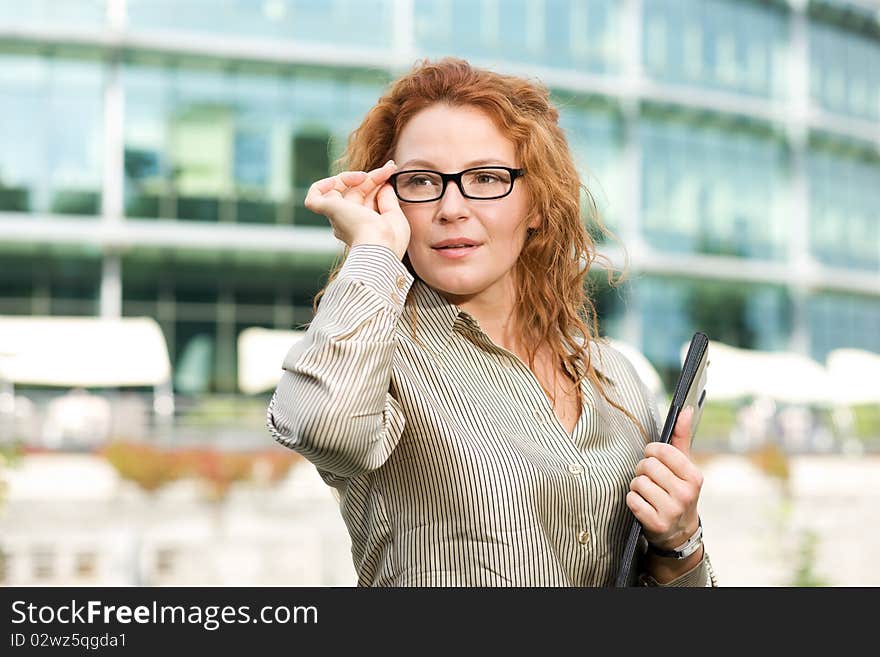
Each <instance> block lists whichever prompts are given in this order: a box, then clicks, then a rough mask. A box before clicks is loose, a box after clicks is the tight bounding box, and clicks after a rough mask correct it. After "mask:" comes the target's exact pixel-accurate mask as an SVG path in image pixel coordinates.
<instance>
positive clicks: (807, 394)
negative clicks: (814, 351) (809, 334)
mask: <svg viewBox="0 0 880 657" xmlns="http://www.w3.org/2000/svg"><path fill="white" fill-rule="evenodd" d="M686 351H687V345H685V346H684V347H682V358H683V357H684V354H685V353H686ZM740 397H767V398H770V399H774V400H776V401H781V402H788V403H794V404H810V403H817V404H822V403H833V402H835V401H836V398H835V397H834V393H833V385H832V383H831V380H830V378H829V376H828V372H827V371H826V370H825V368H824V367H823V366H822V365H821V364H820V363H818V362H816V361H814V360H813V359H811V358H809V357H807V356H802V355H800V354H795V353H791V352H769V351H753V350H748V349H738V348H736V347H731V346H728V345H725V344H722V343H720V342H714V341H710V342H709V366H708V368H707V379H706V399H707V400H709V401H712V400H715V401H719V400H725V399H736V398H740Z"/></svg>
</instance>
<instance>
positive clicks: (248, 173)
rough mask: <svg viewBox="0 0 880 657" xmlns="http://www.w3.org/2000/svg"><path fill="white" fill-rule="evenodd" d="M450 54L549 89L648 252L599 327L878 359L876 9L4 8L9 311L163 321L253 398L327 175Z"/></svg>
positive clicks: (612, 209)
mask: <svg viewBox="0 0 880 657" xmlns="http://www.w3.org/2000/svg"><path fill="white" fill-rule="evenodd" d="M442 55H458V56H464V57H467V58H468V59H470V60H471V61H472V62H473V63H475V64H477V65H481V66H488V67H491V68H494V69H496V70H499V71H504V72H511V73H517V74H521V75H527V76H533V77H536V78H538V79H540V80H541V81H542V82H544V83H545V84H547V85H548V86H549V87H550V88H551V89H552V91H553V94H554V96H555V97H556V99H557V100H558V101H559V103H560V106H561V111H562V120H563V122H564V127H565V129H566V131H567V134H568V135H569V138H570V141H571V144H572V146H573V149H574V152H575V156H576V158H577V161H578V165H579V167H580V169H581V171H582V173H583V176H584V180H585V182H586V183H587V184H588V186H589V187H590V189H591V190H592V192H593V194H594V195H595V196H596V198H597V201H598V205H599V207H600V210H601V212H602V215H603V217H604V219H605V221H606V223H607V224H608V225H609V226H610V227H611V228H612V229H613V230H614V232H615V233H616V234H617V235H618V236H619V237H620V243H619V244H618V243H615V242H614V241H610V242H606V243H604V244H603V246H602V248H603V249H605V250H607V252H608V253H609V254H610V255H611V256H612V258H613V259H614V260H615V261H616V262H623V259H624V254H623V248H625V251H626V254H628V256H629V264H630V271H629V278H628V282H627V283H626V284H625V285H624V286H622V287H620V288H617V289H615V290H607V289H604V288H603V287H602V286H601V285H597V286H596V294H597V295H598V304H599V308H600V312H601V315H602V321H603V323H604V330H605V331H607V332H608V333H609V334H610V335H612V336H614V337H618V338H621V339H623V340H626V341H628V342H630V343H632V344H634V345H637V346H639V347H640V348H641V349H642V350H643V352H644V353H645V354H646V355H647V356H648V357H649V358H650V359H651V360H652V362H654V364H655V365H656V366H657V367H658V368H659V369H660V370H661V371H663V372H665V373H667V374H669V373H671V372H673V371H674V370H675V369H676V368H677V366H678V363H679V350H680V348H681V345H682V344H683V343H684V342H685V341H686V340H687V338H688V337H689V336H690V333H691V331H692V330H694V329H695V328H702V329H703V330H705V331H707V332H708V333H709V334H710V336H712V337H713V338H715V339H717V340H720V341H722V342H726V343H728V344H732V345H737V346H742V347H748V348H755V349H792V350H794V351H798V352H800V353H804V354H809V355H812V356H813V357H815V358H817V359H820V360H821V359H823V358H824V357H825V355H826V354H827V353H828V352H829V351H830V350H832V349H835V348H837V347H847V346H848V347H858V348H863V349H868V350H872V351H875V352H880V14H878V8H877V6H876V5H874V4H872V3H870V2H868V1H867V0H864V1H863V2H855V1H848V2H847V1H841V0H839V1H835V2H832V1H829V0H824V1H807V0H789V1H788V2H784V1H781V0H780V1H775V2H774V1H772V0H763V1H758V0H754V1H750V0H584V1H580V0H504V1H501V0H358V1H357V2H354V1H344V0H321V1H318V0H226V1H220V0H183V1H181V0H174V1H173V2H172V1H171V0H31V1H30V2H27V3H21V2H13V1H12V0H0V99H2V100H0V144H2V148H0V263H2V264H0V314H4V315H80V316H83V315H84V316H89V315H96V316H97V315H101V316H109V317H113V316H144V315H148V316H151V317H154V318H156V319H157V321H158V322H159V323H160V324H161V326H162V329H163V331H164V333H165V336H166V339H167V341H168V345H169V348H170V351H171V356H172V361H173V363H174V368H175V380H174V383H175V388H176V389H177V391H178V392H181V393H205V392H235V391H236V367H237V361H236V339H237V336H238V334H239V333H240V332H241V331H242V330H243V329H244V328H247V327H250V326H265V327H272V328H284V329H287V328H292V327H297V326H300V325H302V324H304V323H306V322H308V321H309V319H310V318H311V314H312V311H311V301H312V297H313V295H314V293H315V292H316V291H317V290H318V289H320V287H322V284H323V282H324V281H325V278H326V273H327V271H328V269H329V267H330V266H331V265H332V263H333V262H334V260H335V258H336V256H337V254H338V247H339V245H338V242H337V241H336V240H335V238H333V236H332V233H331V232H330V230H329V228H328V227H327V222H326V220H325V219H324V218H323V217H319V216H315V215H313V214H312V213H310V212H309V211H308V210H306V209H305V208H304V206H303V198H304V196H305V192H306V190H307V188H308V186H309V185H310V184H311V182H313V181H314V180H316V179H318V178H321V177H324V176H326V175H328V173H329V172H331V171H332V167H333V163H334V160H335V159H336V158H337V157H338V156H339V155H340V154H341V152H342V150H343V148H344V144H345V140H346V138H347V135H348V134H349V132H350V131H351V130H352V129H353V128H354V127H355V126H356V125H357V123H358V122H359V120H360V118H361V117H362V116H363V114H364V113H365V112H366V110H367V109H368V108H369V107H370V106H371V105H372V104H373V102H374V101H375V100H376V99H377V97H378V96H379V95H380V94H381V92H382V90H383V87H384V86H385V85H386V84H387V82H388V81H389V80H391V79H392V78H393V77H394V76H395V75H397V74H399V73H401V72H403V71H405V70H407V69H408V68H409V67H410V66H411V65H412V64H413V63H414V62H415V61H416V60H417V59H419V58H422V57H437V56H442ZM621 245H622V246H621ZM597 279H598V277H597Z"/></svg>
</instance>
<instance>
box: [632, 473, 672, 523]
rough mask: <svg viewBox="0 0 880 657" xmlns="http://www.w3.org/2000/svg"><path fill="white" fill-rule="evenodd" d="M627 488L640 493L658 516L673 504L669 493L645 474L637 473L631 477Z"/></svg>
mask: <svg viewBox="0 0 880 657" xmlns="http://www.w3.org/2000/svg"><path fill="white" fill-rule="evenodd" d="M629 488H630V490H631V491H635V492H636V493H638V494H639V495H641V496H642V499H644V500H645V501H646V502H647V503H648V504H650V505H651V506H652V507H653V508H654V510H655V511H656V512H657V515H658V516H662V515H663V514H664V512H666V511H667V510H669V509H670V508H671V507H672V506H673V500H672V498H671V497H670V496H669V493H667V492H666V491H665V490H663V489H662V488H660V486H658V485H657V484H655V483H654V482H653V481H651V479H650V478H649V477H647V476H645V475H639V476H638V477H636V478H635V479H633V480H632V481H631V482H630V484H629Z"/></svg>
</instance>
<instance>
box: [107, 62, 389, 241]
mask: <svg viewBox="0 0 880 657" xmlns="http://www.w3.org/2000/svg"><path fill="white" fill-rule="evenodd" d="M123 79H124V87H125V94H126V105H125V107H126V110H125V111H126V118H125V153H126V171H125V173H126V208H127V213H128V215H129V216H133V217H169V218H179V219H185V220H193V221H233V222H243V223H291V222H294V223H301V224H311V225H322V226H326V225H327V222H326V219H323V218H319V217H317V216H316V215H313V213H311V212H309V211H308V210H306V209H305V208H304V207H303V206H302V201H303V199H304V198H305V195H306V192H307V190H308V187H309V186H310V185H311V184H312V183H313V182H314V181H315V180H318V179H320V178H323V177H325V176H327V175H329V173H330V169H331V150H333V153H334V157H335V156H338V154H339V153H340V152H341V148H342V147H344V142H345V139H346V138H347V136H348V133H349V132H350V131H351V130H352V129H353V128H354V127H355V125H356V124H357V122H359V121H360V120H361V119H362V118H363V113H364V112H365V111H366V110H367V109H368V108H369V107H370V106H371V105H372V104H373V103H375V101H376V99H377V98H378V97H379V95H380V93H381V84H382V82H383V81H384V80H385V77H384V76H379V75H373V74H369V75H366V74H356V73H354V72H350V71H336V70H334V69H293V70H291V69H282V68H279V67H277V66H270V65H264V66H256V65H248V66H243V65H235V66H233V65H231V64H229V65H215V66H204V65H194V64H193V63H190V62H186V61H180V62H179V64H178V65H177V66H168V65H158V64H156V63H153V62H150V61H140V60H139V61H131V62H129V63H128V64H127V65H126V66H125V68H124V74H123ZM333 137H335V138H336V139H337V140H338V141H339V143H337V144H335V145H332V147H331V144H330V141H331V138H333Z"/></svg>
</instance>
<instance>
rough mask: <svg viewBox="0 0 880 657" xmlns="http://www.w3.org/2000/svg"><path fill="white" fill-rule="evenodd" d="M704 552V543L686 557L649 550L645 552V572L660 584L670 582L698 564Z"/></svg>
mask: <svg viewBox="0 0 880 657" xmlns="http://www.w3.org/2000/svg"><path fill="white" fill-rule="evenodd" d="M704 552H705V547H704V546H703V545H702V543H701V544H700V547H699V549H698V550H697V551H696V552H694V553H693V554H692V555H690V556H689V557H686V558H684V559H670V558H668V557H661V556H659V555H656V554H653V553H652V552H650V551H649V552H648V553H646V554H645V560H644V568H645V573H646V574H647V575H649V576H650V577H652V578H653V579H654V580H655V581H656V582H657V583H658V584H668V583H669V582H671V581H673V580H675V579H677V578H679V577H681V576H682V575H684V574H685V573H686V572H688V571H690V570H693V569H694V568H695V567H696V566H698V565H699V564H700V562H701V561H702V560H703V553H704Z"/></svg>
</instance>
